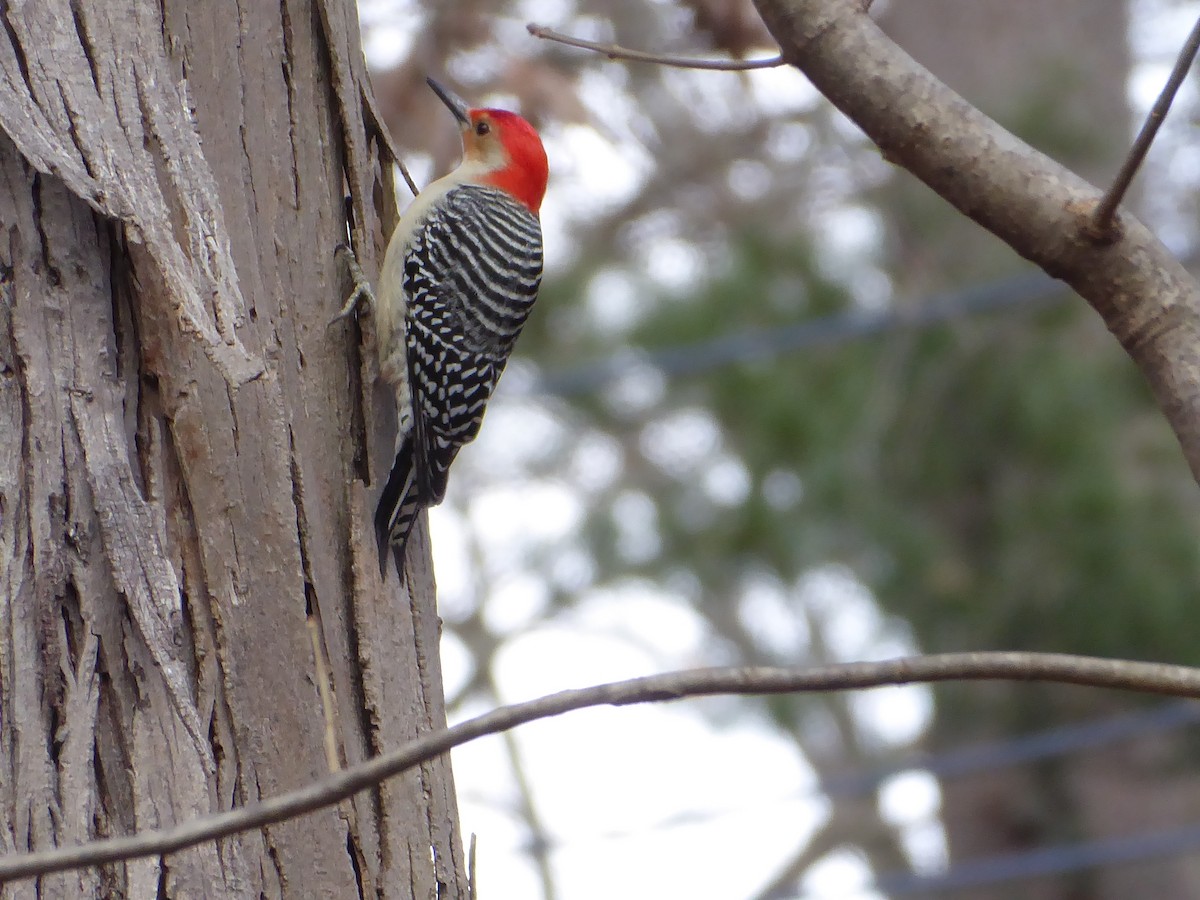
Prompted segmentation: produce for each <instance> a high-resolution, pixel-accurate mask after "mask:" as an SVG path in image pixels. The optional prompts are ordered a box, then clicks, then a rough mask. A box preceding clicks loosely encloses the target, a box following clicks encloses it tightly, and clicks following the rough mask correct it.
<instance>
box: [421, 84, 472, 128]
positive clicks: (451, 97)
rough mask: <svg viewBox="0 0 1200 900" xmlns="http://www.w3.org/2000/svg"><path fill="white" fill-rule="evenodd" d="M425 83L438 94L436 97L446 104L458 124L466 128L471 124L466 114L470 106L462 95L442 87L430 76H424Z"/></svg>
mask: <svg viewBox="0 0 1200 900" xmlns="http://www.w3.org/2000/svg"><path fill="white" fill-rule="evenodd" d="M425 83H426V84H427V85H429V86H430V87H431V88H432V89H433V92H434V93H435V94H437V95H438V99H439V100H441V101H442V102H443V103H445V104H446V106H447V107H448V108H449V109H450V112H452V113H454V118H456V119H458V122H459V124H460V125H462V126H463V127H464V128H466V127H468V126H469V125H470V124H471V118H470V117H469V116H468V115H467V111H468V110H469V109H470V108H471V107H469V106H467V102H466V101H465V100H463V98H462V97H460V96H458V95H457V94H455V93H454V92H453V91H451V90H449V89H448V88H444V87H442V86H441V85H440V84H438V83H437V82H436V81H434V80H433V79H432V78H426V79H425Z"/></svg>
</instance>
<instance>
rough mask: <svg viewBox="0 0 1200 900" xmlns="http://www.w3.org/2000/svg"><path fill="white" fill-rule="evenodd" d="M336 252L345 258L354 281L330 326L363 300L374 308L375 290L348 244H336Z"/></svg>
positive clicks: (348, 313) (339, 320)
mask: <svg viewBox="0 0 1200 900" xmlns="http://www.w3.org/2000/svg"><path fill="white" fill-rule="evenodd" d="M336 252H337V255H338V256H340V257H343V258H344V259H345V260H346V268H347V269H348V270H349V271H350V278H351V280H353V282H354V290H352V291H351V292H350V296H349V297H347V298H346V302H345V303H344V304H343V305H342V308H341V309H340V310H338V314H337V315H336V316H334V317H333V318H332V319H330V320H329V326H330V327H332V326H334V325H336V324H337V323H338V322H341V321H342V320H343V319H348V318H349V317H350V316H351V315H353V314H354V312H355V310H357V309H358V305H359V304H360V303H362V302H363V301H364V300H365V301H366V304H367V309H368V310H374V309H375V292H374V291H373V290H371V282H369V281H367V276H366V275H365V274H364V273H363V270H362V266H360V265H359V264H358V260H357V259H356V258H355V256H354V251H353V250H351V249H350V246H349V245H348V244H338V245H337V251H336Z"/></svg>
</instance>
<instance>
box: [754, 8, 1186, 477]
mask: <svg viewBox="0 0 1200 900" xmlns="http://www.w3.org/2000/svg"><path fill="white" fill-rule="evenodd" d="M755 5H756V6H757V8H758V11H759V13H760V14H761V15H762V17H763V20H764V21H765V22H766V24H767V28H768V29H769V30H770V32H771V34H772V35H773V36H774V37H775V39H776V40H777V41H778V42H779V46H780V48H781V49H782V50H783V54H784V57H785V58H786V59H787V60H788V62H790V63H791V64H793V65H795V66H796V67H797V68H799V69H800V70H801V71H802V72H804V74H805V75H807V76H808V78H809V80H810V81H811V82H812V83H813V85H814V86H815V87H816V88H817V89H818V90H819V91H821V93H823V94H824V95H825V96H826V97H827V98H828V99H829V100H830V101H831V102H832V103H833V104H834V105H835V106H836V107H837V108H838V109H840V110H841V111H842V112H843V113H845V114H846V115H847V116H848V117H849V118H850V119H851V120H853V121H854V122H855V123H856V124H857V125H858V126H859V127H860V128H862V129H863V131H864V132H865V133H866V134H867V135H868V136H869V137H870V138H871V140H873V141H874V142H875V143H876V144H877V145H878V146H879V148H880V150H881V151H882V152H883V155H884V157H885V158H886V159H888V160H890V161H892V162H894V163H896V164H897V165H900V166H903V167H904V168H905V169H908V170H909V171H910V172H912V173H913V174H914V175H916V176H917V177H918V178H920V179H921V180H922V181H923V182H925V184H926V185H928V186H929V187H930V188H932V189H933V190H934V191H935V192H936V193H938V194H939V195H940V196H941V197H942V198H943V199H945V200H946V201H948V202H949V203H951V204H952V205H953V206H955V207H956V208H957V209H958V210H959V211H960V212H962V213H963V214H964V215H966V216H969V217H970V218H972V219H974V220H975V221H976V222H978V223H979V224H980V225H982V226H983V227H984V228H986V229H987V230H988V231H990V232H992V234H994V235H996V236H997V237H999V238H1000V239H1001V240H1003V241H1004V242H1005V243H1007V244H1008V245H1009V246H1010V247H1012V248H1013V249H1014V250H1016V251H1017V252H1018V253H1019V254H1021V255H1022V256H1024V257H1025V258H1026V259H1029V260H1030V261H1032V262H1033V263H1035V264H1037V265H1038V266H1040V267H1041V268H1042V269H1044V270H1045V271H1046V272H1047V273H1049V274H1050V275H1052V276H1054V277H1055V278H1060V279H1062V280H1063V281H1065V282H1066V283H1067V284H1069V285H1070V286H1071V287H1072V288H1074V289H1075V291H1076V292H1078V293H1079V294H1080V296H1082V297H1083V298H1084V299H1085V300H1087V301H1088V303H1090V304H1091V305H1092V307H1093V308H1094V309H1095V310H1096V311H1097V312H1098V313H1099V314H1100V315H1101V316H1102V317H1103V319H1104V321H1105V324H1106V325H1107V326H1108V329H1109V330H1110V331H1111V332H1112V333H1113V334H1114V335H1115V336H1116V337H1117V339H1118V340H1119V341H1120V342H1121V345H1122V346H1123V347H1124V348H1125V351H1126V352H1127V353H1128V354H1129V355H1130V357H1132V358H1133V360H1134V362H1135V363H1137V365H1138V367H1139V368H1140V369H1141V371H1142V374H1143V376H1144V377H1145V378H1146V380H1147V381H1148V383H1149V384H1150V387H1151V389H1152V390H1153V392H1154V395H1155V397H1156V399H1157V401H1158V404H1159V407H1160V408H1161V409H1162V410H1163V412H1164V413H1165V415H1166V418H1167V421H1168V422H1169V423H1170V425H1171V428H1172V429H1173V430H1174V432H1175V435H1176V437H1177V438H1178V440H1179V442H1180V444H1181V446H1182V448H1183V452H1184V455H1185V456H1186V458H1187V461H1188V464H1189V466H1190V467H1191V471H1192V475H1193V476H1194V477H1196V478H1197V479H1200V355H1198V353H1200V351H1198V349H1197V348H1200V285H1197V283H1196V281H1195V279H1193V278H1192V277H1191V276H1190V275H1189V274H1188V272H1187V271H1186V270H1185V269H1184V267H1183V266H1182V265H1181V264H1180V263H1179V261H1178V260H1176V259H1175V258H1174V256H1172V254H1171V253H1170V251H1168V250H1167V248H1166V247H1164V246H1163V245H1162V243H1161V242H1160V241H1159V240H1158V239H1157V238H1155V236H1154V235H1153V234H1151V233H1150V231H1149V230H1148V229H1147V228H1146V227H1145V226H1144V225H1142V224H1141V223H1140V222H1138V221H1137V220H1136V219H1134V218H1133V217H1132V216H1129V215H1127V214H1122V216H1121V218H1120V234H1119V236H1118V237H1116V238H1115V239H1114V240H1112V241H1111V242H1099V241H1096V240H1095V239H1094V238H1093V237H1092V236H1091V229H1090V227H1089V224H1090V222H1091V218H1092V215H1093V214H1094V212H1095V210H1096V208H1097V206H1098V204H1099V202H1100V192H1099V191H1098V190H1097V189H1096V188H1095V187H1093V186H1092V185H1090V184H1088V183H1087V182H1086V181H1084V180H1083V179H1081V178H1080V177H1079V176H1077V175H1075V174H1074V173H1073V172H1071V171H1070V170H1068V169H1066V168H1064V167H1063V166H1061V165H1059V164H1058V163H1056V162H1054V161H1053V160H1052V159H1049V158H1048V157H1046V156H1045V155H1043V154H1041V153H1039V152H1038V151H1036V150H1034V149H1033V148H1032V147H1029V146H1028V145H1027V144H1025V143H1023V142H1022V141H1020V140H1019V139H1017V138H1016V137H1015V136H1013V135H1012V134H1010V133H1009V132H1007V131H1005V130H1004V129H1003V128H1001V127H1000V126H999V125H998V124H997V123H995V122H994V121H992V120H991V119H989V118H988V117H987V116H985V115H983V113H981V112H979V110H977V109H975V108H974V107H973V106H971V104H969V103H968V102H967V101H965V100H964V99H963V98H962V97H960V96H959V95H958V94H956V93H955V92H954V91H952V90H950V88H948V87H947V86H946V85H944V84H943V83H942V82H940V81H938V79H936V78H935V77H934V76H933V75H932V74H931V73H930V72H929V71H928V70H926V69H924V68H923V67H922V66H920V65H919V64H918V63H917V62H916V61H914V60H913V59H912V58H911V57H910V56H908V54H906V53H905V52H904V51H903V50H901V49H900V48H899V47H897V46H896V44H895V43H894V42H893V41H891V40H890V39H889V38H888V37H887V35H885V34H884V33H883V32H882V31H881V30H880V29H879V27H878V26H877V25H876V24H875V22H873V21H872V20H871V18H870V17H869V16H867V15H866V14H865V12H864V11H863V4H862V3H861V2H860V0H755Z"/></svg>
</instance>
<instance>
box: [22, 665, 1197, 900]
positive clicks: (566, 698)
mask: <svg viewBox="0 0 1200 900" xmlns="http://www.w3.org/2000/svg"><path fill="white" fill-rule="evenodd" d="M967 680H970V681H983V680H1013V681H1043V682H1056V683H1060V684H1079V685H1088V686H1091V687H1101V688H1116V689H1123V690H1130V691H1139V692H1143V693H1154V694H1169V695H1172V696H1177V697H1200V669H1193V668H1188V667H1186V666H1172V665H1166V664H1164V663H1147V662H1129V661H1126V660H1115V659H1097V658H1095V657H1087V656H1070V655H1067V654H1058V653H1004V652H994V653H944V654H940V655H933V656H918V657H910V658H906V659H893V660H886V661H883V662H863V663H845V664H841V665H831V666H819V667H814V668H801V667H795V668H771V667H758V668H749V667H748V668H724V669H692V670H688V671H684V672H673V673H669V674H666V675H651V676H647V677H645V678H635V679H632V680H629V681H616V682H612V683H610V684H602V685H597V686H595V687H589V688H583V689H580V690H572V691H562V692H561V693H557V694H551V695H550V696H548V697H542V698H539V699H537V700H530V701H527V702H525V703H517V704H514V705H512V706H506V707H502V708H500V709H497V710H494V711H492V712H490V713H486V714H485V715H482V716H478V717H477V718H474V719H469V720H468V721H466V722H462V723H460V724H458V725H455V726H454V727H452V728H446V729H442V730H439V731H432V732H429V733H427V734H424V735H422V736H421V737H419V738H417V739H415V740H413V741H410V742H409V743H407V744H405V745H404V746H403V747H401V748H399V749H398V750H393V751H392V752H390V753H385V754H382V755H380V756H377V757H375V758H374V759H370V760H367V761H366V762H364V763H360V764H359V765H356V766H354V767H352V768H349V769H344V770H342V771H340V772H335V773H333V774H331V775H329V776H328V777H326V778H323V779H321V780H320V781H316V782H313V783H312V784H309V785H306V786H305V787H302V788H299V789H298V790H295V791H291V792H290V793H287V794H283V795H281V796H279V797H275V798H273V799H271V800H265V801H263V802H261V803H255V804H251V805H249V806H245V807H242V808H240V809H236V810H232V811H230V812H224V813H218V814H216V815H211V816H205V817H203V818H200V819H197V820H195V821H192V822H187V823H185V824H183V825H178V826H176V827H174V828H167V829H163V830H161V831H147V832H143V833H141V834H135V835H131V836H129V837H122V838H110V839H107V840H100V841H93V842H91V843H88V844H83V845H80V846H76V847H60V848H58V849H55V850H46V851H41V852H36V853H22V854H15V855H9V856H5V857H0V883H4V882H7V881H9V880H11V879H15V878H29V877H32V876H36V875H45V874H48V873H50V872H61V871H65V870H68V869H76V868H80V867H83V866H94V865H99V864H102V863H107V862H115V861H117V860H126V859H134V858H137V857H142V856H158V855H163V854H167V853H174V852H176V851H179V850H183V849H185V848H187V847H193V846H195V845H197V844H201V843H204V842H206V841H211V840H217V839H219V838H223V837H227V836H228V835H231V834H236V833H238V832H241V831H247V830H249V829H252V828H260V827H262V826H264V825H270V824H272V823H275V822H282V821H284V820H285V819H292V818H295V817H297V816H301V815H304V814H305V813H310V812H314V811H316V810H318V809H322V808H324V807H326V806H332V805H334V804H335V803H339V802H340V801H342V800H345V799H347V798H348V797H350V796H352V795H353V794H355V793H357V792H358V791H361V790H365V789H367V788H371V787H374V786H375V785H377V784H379V783H380V782H381V781H383V780H384V779H387V778H391V777H393V776H395V775H398V774H400V773H401V772H404V771H405V770H407V769H410V768H412V767H413V766H416V765H419V764H421V763H423V762H426V761H428V760H431V759H433V758H435V757H437V756H440V755H441V754H443V753H445V752H446V751H448V750H450V749H451V748H453V747H457V746H459V745H460V744H465V743H467V742H468V741H472V740H475V739H476V738H479V737H483V736H484V735H488V734H495V733H497V732H500V731H506V730H508V729H510V728H514V727H516V726H517V725H524V724H525V723H527V722H532V721H534V720H536V719H544V718H548V717H550V716H557V715H561V714H562V713H565V712H570V711H572V710H577V709H583V708H585V707H589V706H605V705H609V706H627V705H631V704H637V703H655V702H661V701H665V700H679V699H682V698H684V697H707V696H713V695H716V694H787V693H798V692H815V691H832V690H850V689H856V688H870V687H881V686H884V685H895V684H913V683H929V682H939V681H967Z"/></svg>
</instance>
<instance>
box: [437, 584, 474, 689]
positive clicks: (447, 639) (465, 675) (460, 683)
mask: <svg viewBox="0 0 1200 900" xmlns="http://www.w3.org/2000/svg"><path fill="white" fill-rule="evenodd" d="M439 599H440V597H439ZM439 611H441V609H440V607H439ZM441 650H442V684H443V686H444V687H445V693H446V696H447V697H454V696H456V695H457V694H458V693H459V691H461V690H462V689H463V688H465V687H466V685H467V681H468V679H469V678H470V677H471V674H472V673H473V672H474V671H475V658H474V656H473V655H472V654H471V651H470V650H469V649H467V645H466V644H464V643H463V642H462V641H461V640H460V639H459V637H458V635H456V634H455V633H454V630H453V629H452V628H445V629H443V630H442V640H441Z"/></svg>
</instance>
